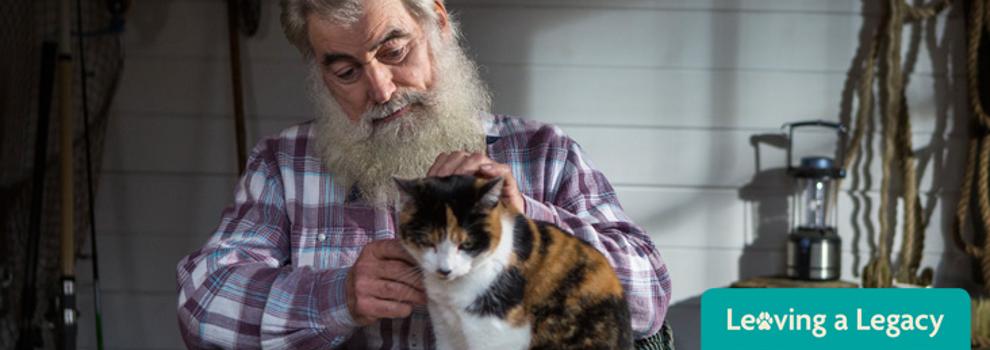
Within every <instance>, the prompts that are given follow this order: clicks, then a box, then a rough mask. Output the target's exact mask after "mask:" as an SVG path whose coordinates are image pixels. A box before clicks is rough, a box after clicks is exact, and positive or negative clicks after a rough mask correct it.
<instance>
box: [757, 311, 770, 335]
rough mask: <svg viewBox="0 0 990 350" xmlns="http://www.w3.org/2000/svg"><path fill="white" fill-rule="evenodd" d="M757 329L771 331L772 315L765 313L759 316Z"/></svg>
mask: <svg viewBox="0 0 990 350" xmlns="http://www.w3.org/2000/svg"><path fill="white" fill-rule="evenodd" d="M756 323H757V325H756V329H759V330H761V331H767V330H770V313H768V312H766V311H764V312H761V313H760V315H759V316H757V317H756Z"/></svg>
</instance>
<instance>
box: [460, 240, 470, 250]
mask: <svg viewBox="0 0 990 350" xmlns="http://www.w3.org/2000/svg"><path fill="white" fill-rule="evenodd" d="M459 248H461V250H471V249H474V241H464V242H461V245H460V247H459Z"/></svg>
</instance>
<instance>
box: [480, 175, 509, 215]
mask: <svg viewBox="0 0 990 350" xmlns="http://www.w3.org/2000/svg"><path fill="white" fill-rule="evenodd" d="M503 182H505V179H503V178H502V177H501V176H496V177H495V178H493V179H491V180H488V182H485V184H484V185H481V188H480V189H479V190H480V191H479V192H480V193H481V200H479V201H478V202H479V203H480V204H481V206H483V207H485V208H494V207H495V206H496V205H498V200H499V198H500V197H502V183H503Z"/></svg>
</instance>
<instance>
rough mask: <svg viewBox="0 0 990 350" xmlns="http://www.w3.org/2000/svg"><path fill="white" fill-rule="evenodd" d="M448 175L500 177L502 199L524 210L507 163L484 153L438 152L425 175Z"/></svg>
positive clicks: (521, 210)
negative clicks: (501, 180)
mask: <svg viewBox="0 0 990 350" xmlns="http://www.w3.org/2000/svg"><path fill="white" fill-rule="evenodd" d="M450 175H470V176H476V177H480V178H484V179H493V178H496V177H501V178H502V179H504V181H503V182H502V193H501V198H502V201H503V202H504V203H505V204H506V205H508V206H510V207H513V208H515V210H516V211H519V212H524V211H525V209H526V202H525V201H524V200H523V196H522V193H520V192H519V185H518V183H517V182H516V178H515V176H513V175H512V168H511V167H509V166H508V165H507V164H502V163H499V162H496V161H494V160H492V159H491V158H488V156H486V155H485V154H484V153H468V152H464V151H457V152H451V153H440V154H439V155H437V158H436V159H435V160H434V161H433V165H431V166H430V170H429V171H427V172H426V176H436V177H444V176H450Z"/></svg>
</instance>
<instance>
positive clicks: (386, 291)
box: [368, 280, 426, 305]
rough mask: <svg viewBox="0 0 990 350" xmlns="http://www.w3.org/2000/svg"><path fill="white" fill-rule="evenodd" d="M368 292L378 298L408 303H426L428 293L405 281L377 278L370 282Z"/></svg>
mask: <svg viewBox="0 0 990 350" xmlns="http://www.w3.org/2000/svg"><path fill="white" fill-rule="evenodd" d="M368 293H369V294H370V295H371V296H374V297H376V298H378V299H385V300H392V301H398V302H403V303H407V304H420V305H423V304H426V293H425V292H423V291H422V290H419V289H415V288H412V287H410V286H408V285H406V284H404V283H399V282H394V281H386V280H377V281H373V282H371V283H369V286H368Z"/></svg>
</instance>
